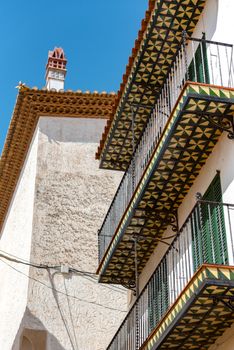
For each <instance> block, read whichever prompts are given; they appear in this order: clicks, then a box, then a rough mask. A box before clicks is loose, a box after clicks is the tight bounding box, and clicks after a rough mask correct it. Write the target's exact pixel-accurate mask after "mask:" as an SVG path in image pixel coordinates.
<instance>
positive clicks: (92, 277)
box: [0, 249, 124, 293]
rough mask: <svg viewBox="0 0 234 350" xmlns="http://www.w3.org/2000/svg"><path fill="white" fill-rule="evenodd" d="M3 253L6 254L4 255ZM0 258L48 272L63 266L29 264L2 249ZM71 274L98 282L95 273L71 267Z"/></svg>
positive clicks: (120, 288) (111, 287) (116, 288)
mask: <svg viewBox="0 0 234 350" xmlns="http://www.w3.org/2000/svg"><path fill="white" fill-rule="evenodd" d="M2 253H4V254H2ZM5 254H7V255H8V256H6V255H5ZM0 257H2V258H4V259H7V260H9V261H12V262H15V263H17V264H23V265H26V266H31V267H35V268H38V269H45V270H48V269H56V270H58V269H59V270H60V269H61V266H58V265H57V266H50V265H46V264H37V263H34V262H29V261H28V260H25V259H23V258H19V257H17V256H16V255H13V254H10V253H7V252H5V251H4V250H1V249H0ZM69 272H71V273H76V274H78V275H81V276H83V277H85V276H86V277H89V280H91V281H92V282H97V278H98V277H97V275H96V273H94V272H87V271H81V270H78V269H76V268H73V267H69ZM102 286H103V287H105V288H109V289H111V290H113V289H115V290H118V291H121V292H122V293H124V291H123V288H122V287H119V286H114V285H112V286H108V285H104V284H102Z"/></svg>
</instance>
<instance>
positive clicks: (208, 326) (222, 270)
mask: <svg viewBox="0 0 234 350" xmlns="http://www.w3.org/2000/svg"><path fill="white" fill-rule="evenodd" d="M233 299H234V268H233V267H228V266H215V265H213V266H212V265H204V266H202V268H200V269H199V270H198V272H197V273H196V275H195V276H194V278H193V279H192V280H191V282H190V283H189V284H188V286H187V287H186V288H185V290H184V291H183V292H182V294H181V295H180V296H179V298H178V299H177V301H176V302H175V303H174V304H173V305H172V307H171V308H170V310H169V311H168V313H167V314H166V315H165V316H164V318H163V319H162V321H161V322H160V324H159V325H158V326H157V327H156V328H155V329H154V330H153V332H152V333H151V336H150V337H149V339H148V340H147V341H146V342H145V344H143V346H142V347H141V350H156V349H157V350H159V349H160V350H167V349H179V350H187V349H193V350H205V349H208V348H209V347H210V345H211V344H213V343H214V342H215V340H216V339H217V338H218V337H219V336H221V335H222V334H223V332H224V331H225V329H227V328H228V327H230V326H231V324H232V323H233V322H234V313H233V310H232V309H231V308H230V307H228V303H229V302H230V301H231V302H232V303H233Z"/></svg>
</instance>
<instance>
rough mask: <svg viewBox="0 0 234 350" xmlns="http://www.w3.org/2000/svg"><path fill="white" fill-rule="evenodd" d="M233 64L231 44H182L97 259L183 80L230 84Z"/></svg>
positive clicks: (104, 227) (104, 226) (118, 196)
mask: <svg viewBox="0 0 234 350" xmlns="http://www.w3.org/2000/svg"><path fill="white" fill-rule="evenodd" d="M233 63H234V62H233V47H232V45H228V44H223V43H218V42H211V41H207V40H203V39H201V40H200V39H191V38H190V39H189V40H188V41H187V44H186V45H185V44H184V45H181V48H180V50H179V51H178V54H177V56H176V58H175V60H174V63H173V64H172V67H171V70H170V73H169V74H168V76H167V78H166V80H165V83H164V85H163V88H162V90H161V93H160V95H159V97H158V99H157V102H156V104H155V107H154V109H153V111H152V113H151V116H150V118H149V120H148V123H147V125H146V127H145V130H144V132H143V134H142V137H141V139H140V141H139V142H138V144H137V146H136V148H135V151H134V154H133V157H132V160H131V163H130V165H129V167H128V169H127V170H126V172H125V174H124V176H123V178H122V181H121V183H120V185H119V188H118V190H117V192H116V195H115V197H114V199H113V201H112V204H111V206H110V208H109V210H108V213H107V215H106V217H105V219H104V222H103V224H102V227H101V229H100V230H99V237H98V238H99V262H100V260H101V259H102V257H103V256H104V254H105V252H106V250H107V248H108V245H109V243H110V241H111V238H112V237H113V235H114V233H115V231H116V229H117V227H118V224H119V222H120V219H121V217H122V216H123V214H124V212H125V210H126V208H127V206H128V204H129V203H130V200H131V198H132V195H133V193H134V191H135V189H136V187H137V185H138V183H139V181H140V179H141V177H142V175H143V172H144V170H145V168H146V166H147V164H148V162H149V159H150V157H151V156H152V153H153V151H154V149H155V147H156V145H157V143H158V142H159V139H160V137H161V135H162V133H163V130H164V128H165V125H166V123H167V120H168V118H169V116H170V114H171V112H172V110H173V108H174V106H175V103H176V101H177V99H178V97H179V94H180V92H181V90H182V88H183V86H184V84H185V82H186V81H189V80H190V81H193V82H200V83H207V84H214V85H222V86H226V87H233V86H234V67H233ZM133 125H134V114H133Z"/></svg>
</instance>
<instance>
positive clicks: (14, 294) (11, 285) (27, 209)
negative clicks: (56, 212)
mask: <svg viewBox="0 0 234 350" xmlns="http://www.w3.org/2000/svg"><path fill="white" fill-rule="evenodd" d="M37 139H38V131H37V130H36V132H35V136H34V138H33V140H32V143H31V147H30V149H29V153H28V157H27V159H26V162H25V166H24V168H23V169H22V172H21V177H20V179H19V181H18V185H17V187H16V190H15V194H14V197H13V199H12V202H11V205H10V208H9V211H8V215H7V218H6V220H5V224H4V227H3V229H2V232H1V238H0V249H1V251H0V253H2V251H4V252H7V253H10V254H13V255H16V256H17V257H20V258H22V259H25V260H27V261H29V258H30V247H31V235H32V218H33V203H34V188H35V175H36V160H37ZM4 262H5V263H7V264H9V265H10V266H12V267H13V268H16V269H17V270H19V271H20V272H21V273H23V274H26V276H27V275H28V273H29V269H28V267H27V266H23V265H19V264H16V263H13V262H9V261H8V260H5V259H2V258H1V260H0V279H1V287H0V349H1V350H10V349H11V347H12V344H13V340H14V338H15V336H16V334H17V331H18V328H19V326H20V323H21V321H22V318H23V315H24V311H25V308H26V304H27V290H28V278H27V277H26V276H24V275H22V274H20V273H19V272H17V271H15V270H13V269H12V268H11V267H10V266H8V265H6V264H5V263H4Z"/></svg>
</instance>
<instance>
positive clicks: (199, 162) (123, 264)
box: [97, 83, 234, 285]
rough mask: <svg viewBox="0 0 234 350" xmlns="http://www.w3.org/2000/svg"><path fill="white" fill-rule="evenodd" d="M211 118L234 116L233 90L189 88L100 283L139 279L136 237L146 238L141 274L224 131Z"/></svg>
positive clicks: (123, 221) (140, 249) (107, 257)
mask: <svg viewBox="0 0 234 350" xmlns="http://www.w3.org/2000/svg"><path fill="white" fill-rule="evenodd" d="M206 116H211V117H212V118H213V119H214V118H222V117H225V118H229V117H230V118H233V116H234V89H227V88H219V87H214V86H211V85H205V84H196V83H188V84H187V85H186V86H185V87H184V89H183V91H182V92H181V95H180V97H179V99H178V101H177V104H176V106H175V109H174V111H173V112H172V114H171V116H170V118H169V120H168V123H167V125H166V127H165V129H164V132H163V134H162V136H161V139H160V140H159V142H158V144H157V146H156V149H155V150H154V153H153V155H152V157H151V159H150V160H149V163H148V165H147V167H146V170H145V172H144V173H143V175H142V178H141V179H140V181H139V184H138V187H137V188H136V190H135V193H134V194H133V196H132V199H131V201H130V203H129V205H128V207H127V208H126V210H125V213H124V215H123V216H122V218H121V220H120V223H119V225H118V227H117V230H116V232H115V233H114V235H113V238H112V241H111V242H110V245H109V247H108V248H107V250H106V253H105V255H104V257H103V259H102V261H101V262H100V265H99V268H98V271H97V273H98V274H99V276H100V277H99V279H100V282H103V283H115V281H118V282H116V283H122V284H126V285H128V284H129V282H131V281H134V279H135V264H134V249H133V245H134V243H133V240H132V237H133V234H140V236H141V237H142V236H145V238H144V239H143V240H139V242H138V252H137V256H138V269H139V273H140V272H141V271H142V269H143V268H144V266H145V264H146V262H147V261H148V259H149V257H150V256H151V254H152V252H153V251H154V249H155V247H156V246H157V244H158V242H159V241H160V239H161V238H162V235H163V233H164V232H165V229H166V228H167V227H168V226H169V225H171V219H172V216H173V213H176V210H177V208H178V207H179V205H180V204H181V202H182V200H183V198H184V197H185V195H186V194H187V192H188V191H189V189H190V188H191V186H192V184H193V182H194V180H195V179H196V177H197V175H198V174H199V172H200V170H201V168H202V166H203V165H204V164H205V162H206V160H207V158H208V157H209V155H210V154H211V152H212V150H213V148H214V146H215V144H216V142H217V141H218V139H219V137H220V135H221V133H222V131H221V130H220V129H219V128H217V127H216V126H215V124H213V123H212V121H211V119H206ZM214 120H215V119H214ZM110 234H112V232H111V233H110Z"/></svg>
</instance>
